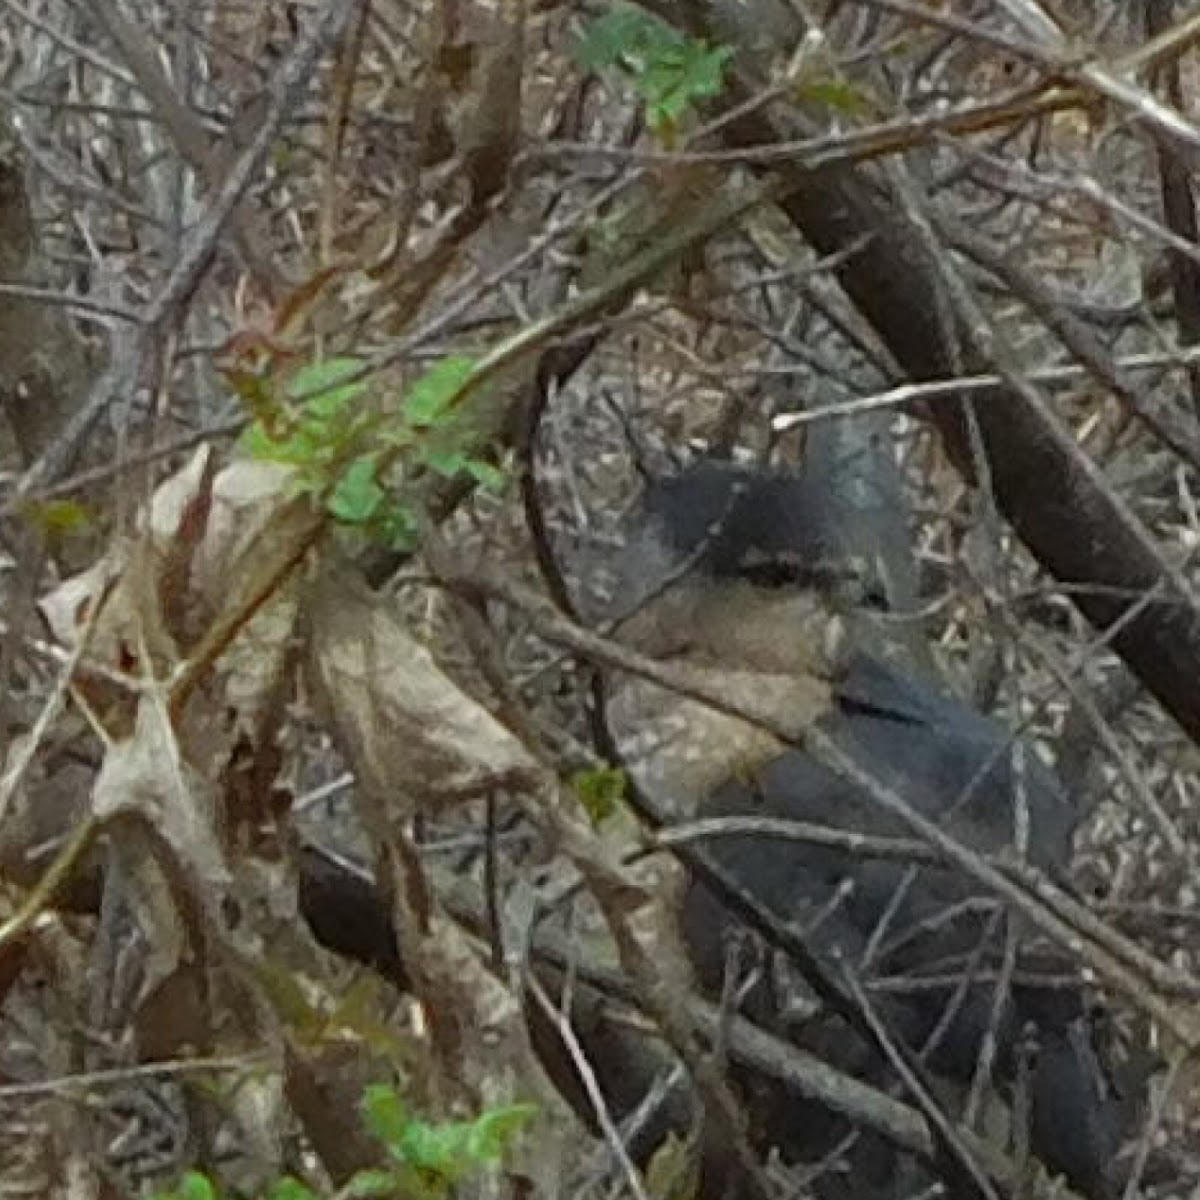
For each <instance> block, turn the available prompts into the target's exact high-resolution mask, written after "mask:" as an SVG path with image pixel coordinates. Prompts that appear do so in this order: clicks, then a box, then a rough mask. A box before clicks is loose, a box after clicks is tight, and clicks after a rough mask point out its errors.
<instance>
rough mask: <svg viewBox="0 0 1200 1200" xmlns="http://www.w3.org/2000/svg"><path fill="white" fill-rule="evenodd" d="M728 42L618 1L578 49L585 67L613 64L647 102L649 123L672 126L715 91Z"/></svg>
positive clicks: (664, 128)
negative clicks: (687, 32)
mask: <svg viewBox="0 0 1200 1200" xmlns="http://www.w3.org/2000/svg"><path fill="white" fill-rule="evenodd" d="M732 53H733V52H732V50H730V49H729V47H727V46H717V47H710V46H709V45H708V43H707V42H704V41H702V40H699V39H696V38H688V37H685V36H684V35H683V34H681V33H680V32H679V31H678V30H675V29H673V28H672V27H671V26H670V25H668V24H666V23H665V22H664V21H661V20H659V18H657V17H655V16H652V15H651V14H649V13H646V12H644V11H642V10H641V9H636V8H633V7H632V6H630V5H626V4H619V5H616V6H614V7H613V8H612V9H611V10H610V11H609V12H608V13H606V14H605V15H604V16H602V17H600V18H599V19H598V20H596V21H594V22H593V23H592V24H591V26H590V27H589V29H588V32H587V34H586V35H585V37H584V39H583V41H582V43H581V44H580V45H579V47H578V48H577V50H576V58H577V59H578V60H579V62H580V63H581V65H582V66H584V67H585V68H586V69H588V70H593V71H600V70H606V69H615V70H617V71H619V72H620V73H621V74H623V75H625V76H626V77H627V78H628V79H629V80H630V81H631V82H632V83H633V86H634V88H635V89H636V91H637V93H638V95H640V96H641V97H642V99H643V100H645V102H646V113H647V118H648V120H649V121H650V124H651V125H652V126H653V127H654V128H655V130H657V131H658V132H659V133H660V134H662V133H664V132H669V131H671V130H672V129H673V128H674V126H675V125H677V124H678V122H679V119H680V118H681V117H682V116H683V115H684V114H685V113H686V112H687V111H688V109H689V108H690V107H691V106H692V105H693V104H694V103H695V101H696V100H698V99H700V98H702V97H705V96H714V95H717V94H718V93H719V92H720V91H721V89H722V87H723V86H724V83H725V67H726V64H727V63H728V62H729V59H730V58H731V57H732Z"/></svg>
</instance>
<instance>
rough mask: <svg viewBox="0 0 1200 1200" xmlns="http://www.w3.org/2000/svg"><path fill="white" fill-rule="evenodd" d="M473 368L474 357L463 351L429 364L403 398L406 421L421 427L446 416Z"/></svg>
mask: <svg viewBox="0 0 1200 1200" xmlns="http://www.w3.org/2000/svg"><path fill="white" fill-rule="evenodd" d="M474 369H475V360H474V359H473V358H469V357H468V356H467V355H465V354H452V355H450V356H449V357H448V358H443V359H442V360H441V362H438V363H435V364H434V365H433V366H432V367H430V368H429V370H428V371H426V372H425V374H424V375H422V376H421V378H420V379H418V380H417V381H416V383H414V384H413V386H412V388H411V389H410V390H409V393H408V395H407V396H406V397H405V398H404V416H405V418H406V419H407V421H408V423H409V424H410V425H413V426H415V427H417V428H422V427H426V426H429V425H436V424H438V423H439V422H441V421H443V420H445V418H446V416H447V415H448V413H449V412H450V410H451V407H452V405H453V402H454V400H455V399H456V398H457V396H458V394H459V392H460V391H461V390H462V388H463V385H464V384H465V383H466V382H467V380H468V379H469V378H470V377H471V372H472V371H473V370H474Z"/></svg>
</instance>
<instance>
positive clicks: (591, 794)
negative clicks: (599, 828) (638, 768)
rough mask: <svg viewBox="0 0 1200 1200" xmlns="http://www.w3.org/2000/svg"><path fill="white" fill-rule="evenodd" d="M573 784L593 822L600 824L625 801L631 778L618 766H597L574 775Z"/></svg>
mask: <svg viewBox="0 0 1200 1200" xmlns="http://www.w3.org/2000/svg"><path fill="white" fill-rule="evenodd" d="M571 786H572V787H573V788H574V789H575V794H576V795H577V796H578V797H579V801H580V803H581V804H582V805H583V807H584V810H585V811H586V812H587V815H588V816H589V817H590V818H591V819H592V822H593V824H596V825H600V824H602V823H603V822H604V821H607V820H608V819H609V817H611V816H612V815H613V813H615V812H616V811H617V809H618V808H619V806H620V805H622V804H624V803H625V799H626V796H627V795H628V791H629V779H628V777H627V776H626V774H625V772H624V771H621V770H618V769H617V768H616V767H597V768H596V769H595V770H593V771H580V772H579V773H578V774H576V775H573V776H572V777H571Z"/></svg>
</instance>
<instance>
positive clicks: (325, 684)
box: [306, 572, 540, 807]
mask: <svg viewBox="0 0 1200 1200" xmlns="http://www.w3.org/2000/svg"><path fill="white" fill-rule="evenodd" d="M309 618H310V628H309V636H308V644H307V647H306V653H307V659H308V662H307V677H308V680H309V683H310V685H311V687H312V690H313V694H314V699H315V701H316V703H317V706H318V708H319V709H320V710H321V712H322V716H323V718H324V720H325V721H326V722H327V724H328V727H329V728H331V729H333V730H334V731H335V735H336V737H337V739H338V741H339V743H340V745H341V747H342V750H343V753H345V755H346V756H347V758H348V759H349V761H350V763H351V764H352V766H353V768H354V770H355V773H356V775H357V776H358V782H359V785H360V786H361V787H363V788H365V789H367V791H368V792H369V793H370V794H371V795H373V796H376V797H382V798H386V799H391V798H395V797H397V796H401V797H405V798H407V799H408V800H409V802H410V803H412V804H422V805H427V806H432V807H438V806H442V805H446V804H454V803H458V802H460V801H463V800H469V799H473V798H477V797H480V796H484V795H487V794H489V793H491V792H493V791H495V790H496V789H498V788H505V787H516V788H520V787H524V786H528V785H529V784H530V783H531V781H533V780H536V779H538V778H539V776H540V769H539V767H538V764H537V763H536V761H535V760H534V759H533V758H532V756H531V755H530V754H529V752H528V751H527V750H526V749H525V747H524V746H523V745H522V744H521V743H520V742H519V741H518V740H517V738H515V737H514V736H513V735H512V734H511V733H510V732H509V731H508V730H507V729H506V728H505V727H504V726H503V725H501V724H500V722H499V721H498V720H496V718H495V717H493V716H492V714H491V713H489V712H488V710H487V709H486V708H484V707H483V705H481V704H480V703H478V702H477V701H476V700H474V699H472V698H471V697H470V696H468V695H467V694H466V693H465V692H464V691H462V689H461V688H459V687H458V686H457V685H456V684H455V683H453V682H452V681H451V680H450V679H449V678H448V677H447V676H446V675H445V674H444V673H443V672H442V670H441V669H440V668H439V667H438V665H437V663H436V662H435V661H434V658H433V655H432V654H430V652H429V651H428V650H427V649H426V648H425V647H424V646H422V645H420V644H419V643H418V642H417V641H416V640H415V639H414V638H413V637H412V636H411V635H410V634H409V633H408V632H407V631H406V630H405V629H404V627H403V625H402V624H401V623H400V621H399V620H398V619H397V617H396V616H395V615H394V613H393V612H392V611H391V609H390V608H389V606H388V604H387V601H386V600H384V599H381V598H380V597H377V596H375V595H373V594H372V593H370V592H368V591H367V590H366V588H365V587H363V586H362V585H361V584H358V583H357V582H354V581H352V580H351V579H350V578H349V577H347V576H345V575H334V574H333V573H332V572H326V573H325V574H324V575H323V576H322V577H321V578H320V580H319V581H318V582H317V584H316V585H315V587H314V588H313V592H312V595H311V601H310V607H309Z"/></svg>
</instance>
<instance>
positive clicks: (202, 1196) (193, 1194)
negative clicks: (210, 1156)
mask: <svg viewBox="0 0 1200 1200" xmlns="http://www.w3.org/2000/svg"><path fill="white" fill-rule="evenodd" d="M167 1195H168V1196H169V1197H170V1198H171V1200H217V1197H218V1196H219V1193H218V1191H217V1188H216V1185H215V1184H214V1183H213V1181H212V1180H211V1179H209V1177H208V1176H207V1175H205V1174H203V1172H201V1171H189V1172H188V1173H187V1174H186V1175H185V1176H184V1177H183V1178H182V1179H181V1180H180V1181H179V1186H178V1187H177V1188H176V1189H175V1190H174V1191H173V1192H168V1193H167Z"/></svg>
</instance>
